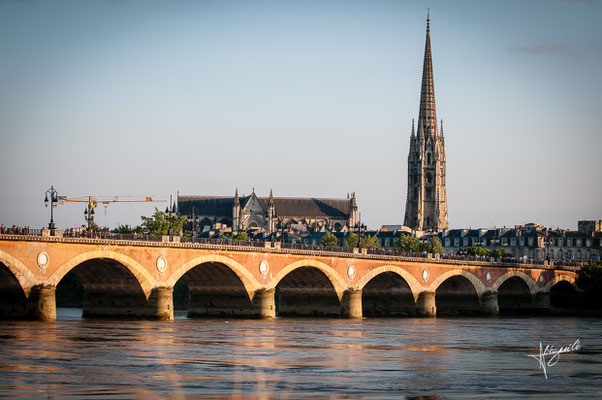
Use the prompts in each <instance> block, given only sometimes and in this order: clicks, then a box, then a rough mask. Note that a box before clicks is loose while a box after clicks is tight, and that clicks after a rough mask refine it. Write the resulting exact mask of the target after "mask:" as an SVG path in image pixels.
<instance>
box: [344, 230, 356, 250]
mask: <svg viewBox="0 0 602 400" xmlns="http://www.w3.org/2000/svg"><path fill="white" fill-rule="evenodd" d="M358 241H359V238H358V237H357V235H356V234H355V233H353V232H349V235H348V236H347V239H345V242H343V246H345V247H347V248H348V249H351V248H354V247H357V244H358Z"/></svg>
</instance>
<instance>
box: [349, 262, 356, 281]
mask: <svg viewBox="0 0 602 400" xmlns="http://www.w3.org/2000/svg"><path fill="white" fill-rule="evenodd" d="M347 276H348V277H349V279H353V278H354V277H355V267H354V266H353V265H350V266H348V267H347Z"/></svg>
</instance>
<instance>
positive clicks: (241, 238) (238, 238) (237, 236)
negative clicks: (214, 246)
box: [234, 232, 251, 240]
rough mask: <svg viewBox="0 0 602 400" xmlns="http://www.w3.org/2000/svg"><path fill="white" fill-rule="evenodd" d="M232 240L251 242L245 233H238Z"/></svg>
mask: <svg viewBox="0 0 602 400" xmlns="http://www.w3.org/2000/svg"><path fill="white" fill-rule="evenodd" d="M234 240H251V238H250V237H249V235H248V234H247V232H238V233H237V234H236V235H234Z"/></svg>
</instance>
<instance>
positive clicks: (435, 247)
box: [430, 236, 444, 254]
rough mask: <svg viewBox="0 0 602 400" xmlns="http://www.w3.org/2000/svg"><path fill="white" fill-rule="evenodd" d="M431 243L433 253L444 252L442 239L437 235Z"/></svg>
mask: <svg viewBox="0 0 602 400" xmlns="http://www.w3.org/2000/svg"><path fill="white" fill-rule="evenodd" d="M430 242H431V243H430V244H431V252H432V253H439V254H441V253H443V251H444V250H443V246H442V245H441V241H440V240H439V238H438V237H437V236H433V237H432V238H431V240H430Z"/></svg>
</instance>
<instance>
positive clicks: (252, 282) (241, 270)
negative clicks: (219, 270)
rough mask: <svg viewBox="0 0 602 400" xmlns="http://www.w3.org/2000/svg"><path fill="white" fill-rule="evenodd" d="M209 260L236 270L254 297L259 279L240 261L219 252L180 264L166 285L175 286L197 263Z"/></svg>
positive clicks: (246, 288) (233, 270)
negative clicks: (218, 253)
mask: <svg viewBox="0 0 602 400" xmlns="http://www.w3.org/2000/svg"><path fill="white" fill-rule="evenodd" d="M208 262H217V263H221V264H224V265H225V266H227V267H228V268H229V269H230V270H231V271H232V272H234V273H235V274H236V276H237V277H238V279H240V281H241V282H242V285H243V286H244V288H245V290H246V291H247V294H248V295H249V298H253V295H254V293H255V291H256V290H257V289H259V284H258V283H257V280H256V279H255V277H254V276H253V275H252V274H251V273H250V272H249V271H248V270H247V269H246V268H245V267H243V266H242V265H241V264H240V263H238V262H237V261H235V260H233V259H231V258H229V257H225V256H221V255H217V254H209V255H205V256H201V257H196V258H193V259H192V260H190V261H187V262H185V263H184V264H182V265H181V266H179V267H178V268H177V269H176V270H175V271H174V272H172V273H171V275H170V276H169V278H168V279H167V281H166V282H165V285H166V286H171V287H173V286H174V285H175V284H176V282H177V281H178V280H179V279H180V278H181V277H182V276H184V274H186V273H187V272H188V271H190V270H191V269H192V268H194V267H196V266H197V265H201V264H204V263H208Z"/></svg>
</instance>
